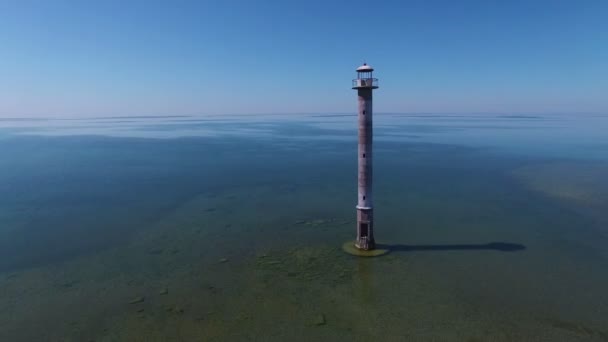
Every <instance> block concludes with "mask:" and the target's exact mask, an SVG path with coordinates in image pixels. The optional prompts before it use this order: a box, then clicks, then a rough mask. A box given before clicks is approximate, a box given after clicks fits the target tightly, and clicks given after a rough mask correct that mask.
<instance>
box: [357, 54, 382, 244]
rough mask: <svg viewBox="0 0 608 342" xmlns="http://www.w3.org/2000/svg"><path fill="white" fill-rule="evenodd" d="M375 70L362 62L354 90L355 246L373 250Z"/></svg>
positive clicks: (376, 86)
mask: <svg viewBox="0 0 608 342" xmlns="http://www.w3.org/2000/svg"><path fill="white" fill-rule="evenodd" d="M373 71H374V69H373V68H372V67H371V66H369V65H367V64H365V63H363V65H362V66H360V67H358V68H357V78H356V79H354V80H353V89H357V95H358V97H359V149H358V153H359V155H358V160H359V177H358V178H359V180H358V184H359V186H358V189H359V191H358V192H359V199H358V202H357V240H356V241H355V247H356V248H359V249H363V250H371V249H374V248H375V247H376V242H375V240H374V210H373V205H372V140H373V139H372V133H373V130H372V91H373V89H377V88H378V79H377V78H373V77H372V72H373Z"/></svg>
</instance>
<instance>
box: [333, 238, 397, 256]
mask: <svg viewBox="0 0 608 342" xmlns="http://www.w3.org/2000/svg"><path fill="white" fill-rule="evenodd" d="M342 250H343V251H344V252H346V253H348V254H350V255H354V256H358V257H367V258H369V257H377V256H382V255H386V254H388V253H389V252H390V250H388V249H380V248H379V249H370V250H367V251H366V250H363V249H359V248H357V247H356V246H355V242H354V241H347V242H345V243H344V244H343V245H342Z"/></svg>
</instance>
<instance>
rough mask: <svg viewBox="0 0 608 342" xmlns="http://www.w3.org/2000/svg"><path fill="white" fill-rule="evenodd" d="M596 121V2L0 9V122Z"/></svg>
mask: <svg viewBox="0 0 608 342" xmlns="http://www.w3.org/2000/svg"><path fill="white" fill-rule="evenodd" d="M363 61H367V62H368V63H369V64H371V65H372V66H374V67H375V68H376V76H377V77H378V78H379V79H380V89H379V90H377V91H376V93H375V98H374V100H375V104H374V105H375V108H376V111H384V112H441V113H469V112H475V113H571V112H577V113H578V112H592V113H608V1H604V0H597V1H594V0H572V1H560V0H546V1H543V0H527V1H517V0H503V1H498V0H496V1H494V0H480V1H465V0H462V1H460V0H459V1H456V0H446V1H434V0H427V1H406V0H403V1H355V0H348V1H330V0H324V1H313V0H307V1H288V0H277V1H263V0H258V1H254V0H247V1H245V0H243V1H230V0H225V1H204V0H200V1H190V2H189V1H177V0H176V1H156V0H147V1H111V0H104V1H85V0H82V1H62V0H52V1H48V0H43V1H29V0H14V1H13V0H0V116H2V117H21V116H99V115H112V116H115V115H178V114H185V115H189V114H224V113H226V114H229V113H302V112H306V113H309V112H310V113H312V112H314V113H327V112H354V111H355V106H356V101H355V93H354V91H353V90H351V89H350V82H351V79H352V78H354V77H355V72H354V69H355V68H356V67H357V66H358V65H360V64H361V63H362V62H363Z"/></svg>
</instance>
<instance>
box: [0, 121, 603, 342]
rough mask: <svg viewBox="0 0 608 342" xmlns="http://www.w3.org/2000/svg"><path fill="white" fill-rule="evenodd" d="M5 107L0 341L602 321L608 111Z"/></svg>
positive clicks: (442, 336) (360, 335) (582, 335)
mask: <svg viewBox="0 0 608 342" xmlns="http://www.w3.org/2000/svg"><path fill="white" fill-rule="evenodd" d="M356 130H357V117H356V115H355V114H341V113H326V114H251V115H206V116H108V117H87V118H82V117H61V116H57V117H53V118H2V119H0V341H11V342H13V341H14V342H18V341H36V342H38V341H66V342H67V341H86V342H88V341H146V342H148V341H372V340H373V341H465V342H475V341H608V114H607V115H601V114H590V113H562V114H535V113H531V114H525V115H522V114H509V113H505V114H500V115H499V114H487V113H475V114H434V113H378V114H374V149H373V157H372V159H373V163H374V179H373V182H374V214H375V237H376V242H377V243H378V244H379V245H380V246H381V247H382V248H385V249H388V251H389V253H388V254H386V255H383V256H378V257H372V258H362V257H357V256H353V255H350V254H348V253H345V252H344V250H343V245H345V244H349V243H352V241H353V240H354V238H355V233H356V226H355V223H356V222H355V221H356V209H355V205H356V200H357V131H356Z"/></svg>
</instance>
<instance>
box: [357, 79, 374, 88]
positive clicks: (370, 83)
mask: <svg viewBox="0 0 608 342" xmlns="http://www.w3.org/2000/svg"><path fill="white" fill-rule="evenodd" d="M366 87H370V88H371V87H378V79H377V78H355V79H354V80H353V88H366Z"/></svg>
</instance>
